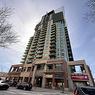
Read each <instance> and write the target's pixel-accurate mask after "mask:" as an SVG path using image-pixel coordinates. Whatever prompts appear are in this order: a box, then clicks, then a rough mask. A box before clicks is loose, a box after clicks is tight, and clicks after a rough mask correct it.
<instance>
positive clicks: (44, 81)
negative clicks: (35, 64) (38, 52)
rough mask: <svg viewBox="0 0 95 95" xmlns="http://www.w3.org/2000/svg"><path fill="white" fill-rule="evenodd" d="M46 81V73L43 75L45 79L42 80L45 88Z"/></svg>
mask: <svg viewBox="0 0 95 95" xmlns="http://www.w3.org/2000/svg"><path fill="white" fill-rule="evenodd" d="M45 83H46V78H45V74H44V75H43V80H42V87H43V88H45Z"/></svg>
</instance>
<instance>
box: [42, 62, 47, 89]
mask: <svg viewBox="0 0 95 95" xmlns="http://www.w3.org/2000/svg"><path fill="white" fill-rule="evenodd" d="M46 69H47V66H46V64H45V66H44V72H46ZM45 83H46V78H45V74H43V80H42V87H43V88H44V87H45Z"/></svg>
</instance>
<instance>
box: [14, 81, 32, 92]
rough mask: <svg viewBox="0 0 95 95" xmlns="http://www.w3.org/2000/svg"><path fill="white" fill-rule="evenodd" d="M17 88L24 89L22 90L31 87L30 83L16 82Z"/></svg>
mask: <svg viewBox="0 0 95 95" xmlns="http://www.w3.org/2000/svg"><path fill="white" fill-rule="evenodd" d="M16 88H17V89H24V90H31V89H32V84H31V83H26V82H23V83H18V84H17V87H16Z"/></svg>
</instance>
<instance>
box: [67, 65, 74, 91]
mask: <svg viewBox="0 0 95 95" xmlns="http://www.w3.org/2000/svg"><path fill="white" fill-rule="evenodd" d="M67 71H68V86H69V90H70V91H72V90H73V87H74V86H73V81H72V79H71V71H70V67H69V66H68V67H67Z"/></svg>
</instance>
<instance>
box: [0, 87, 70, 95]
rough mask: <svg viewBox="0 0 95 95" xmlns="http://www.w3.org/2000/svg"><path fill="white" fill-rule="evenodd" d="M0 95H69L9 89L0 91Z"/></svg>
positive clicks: (54, 91) (56, 92)
mask: <svg viewBox="0 0 95 95" xmlns="http://www.w3.org/2000/svg"><path fill="white" fill-rule="evenodd" d="M0 95H71V94H64V93H61V92H60V91H56V90H50V89H48V90H46V89H38V88H37V89H33V90H31V91H25V90H19V89H16V88H12V87H10V88H9V89H8V90H0Z"/></svg>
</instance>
